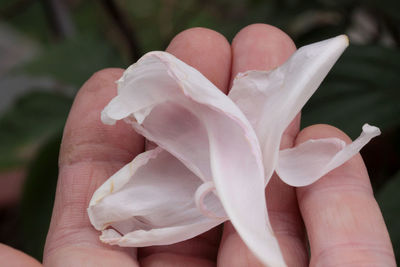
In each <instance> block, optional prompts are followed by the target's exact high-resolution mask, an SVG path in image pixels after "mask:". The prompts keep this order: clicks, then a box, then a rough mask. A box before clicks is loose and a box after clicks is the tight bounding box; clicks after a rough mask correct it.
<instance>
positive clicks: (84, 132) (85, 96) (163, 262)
mask: <svg viewBox="0 0 400 267" xmlns="http://www.w3.org/2000/svg"><path fill="white" fill-rule="evenodd" d="M167 51H168V52H170V53H172V54H174V55H175V56H177V57H178V58H180V59H181V60H183V61H185V62H186V63H188V64H190V65H192V66H193V67H195V68H197V69H198V70H199V71H200V72H202V73H203V74H204V75H205V76H206V77H207V78H208V79H210V80H211V81H212V82H213V83H214V84H215V85H216V86H217V87H218V88H219V89H220V90H222V91H223V92H225V93H227V92H228V88H229V87H230V86H229V85H230V83H231V78H233V77H235V75H236V74H237V73H238V72H242V71H245V70H249V69H260V70H269V69H272V68H275V67H277V66H279V65H280V64H282V63H283V62H284V61H285V60H286V59H287V58H288V57H289V56H290V55H291V54H292V53H293V52H294V51H295V46H294V44H293V42H292V41H291V39H290V38H289V37H288V36H287V35H286V34H285V33H283V32H282V31H280V30H279V29H277V28H274V27H272V26H268V25H264V24H255V25H250V26H248V27H246V28H244V29H242V30H241V31H240V32H239V33H238V34H237V35H236V37H235V38H234V40H233V42H232V45H230V44H229V43H228V42H227V40H226V39H225V38H224V37H223V36H222V35H220V34H218V33H216V32H214V31H212V30H208V29H203V28H193V29H189V30H186V31H184V32H182V33H180V34H178V35H177V36H176V37H175V38H174V39H173V40H172V41H171V43H170V45H169V46H168V48H167ZM122 72H123V70H121V69H106V70H102V71H100V72H97V73H96V74H94V75H93V76H92V77H91V78H90V79H89V80H88V81H87V82H86V83H85V84H84V85H83V86H82V88H81V90H80V91H79V93H78V95H77V97H76V99H75V102H74V104H73V107H72V109H71V112H70V115H69V118H68V121H67V124H66V127H65V131H64V137H63V142H62V146H61V153H60V161H59V165H60V173H59V179H58V186H57V193H56V200H55V204H54V211H53V216H52V221H51V226H50V229H49V233H48V236H47V242H46V247H45V251H44V262H43V264H44V265H45V266H52V267H67V266H87V267H91V266H93V267H94V266H96V267H98V266H100V267H101V266H119V267H125V266H145V267H157V266H164V267H168V266H177V267H179V266H193V267H197V266H202V267H203V266H205V267H207V266H221V267H223V266H232V267H235V266H241V267H246V266H252V267H253V266H254V267H256V266H261V265H260V264H259V263H258V262H257V260H256V258H254V256H253V255H252V254H251V252H249V251H248V249H247V248H246V246H245V245H244V244H243V242H242V241H241V239H240V237H239V236H238V235H237V233H236V232H235V230H234V229H233V227H232V225H231V224H230V223H225V224H224V225H223V226H219V227H217V228H215V229H213V230H211V231H209V232H207V233H204V234H202V235H200V236H198V237H196V238H193V239H191V240H187V241H184V242H181V243H178V244H174V245H170V246H154V247H148V248H141V249H133V248H129V249H126V248H119V247H117V246H108V245H104V244H102V243H101V242H100V241H99V232H97V231H96V230H94V228H93V227H92V226H91V225H90V223H89V219H88V217H87V215H86V208H87V206H88V203H89V200H90V198H91V196H92V194H93V192H94V191H95V190H96V189H97V188H98V187H99V186H100V185H101V184H102V183H103V182H104V181H105V180H106V179H107V178H108V177H109V176H111V175H112V174H113V173H114V172H115V171H117V170H118V169H120V168H121V167H122V166H123V165H125V164H126V163H128V162H130V161H131V160H132V159H133V158H134V157H135V156H136V155H137V154H138V153H140V152H142V151H143V150H144V140H143V138H142V137H141V136H139V135H137V134H136V133H135V132H134V131H133V130H132V129H130V128H129V127H128V126H127V125H125V124H124V123H123V122H117V124H116V126H114V127H110V126H107V125H103V124H102V123H101V121H100V115H99V114H100V111H101V110H102V109H103V108H104V106H105V105H106V104H107V103H108V102H109V101H110V100H111V99H112V98H113V97H114V96H115V95H116V94H117V92H116V85H115V84H114V81H115V80H117V79H118V78H119V77H120V76H121V75H122ZM299 122H300V115H299V116H297V117H296V119H295V120H294V121H293V122H292V123H291V125H290V126H289V127H288V129H287V130H286V132H285V134H284V136H283V139H282V143H281V147H282V148H288V147H292V146H294V145H296V144H299V143H302V142H304V141H306V140H308V139H310V138H321V137H338V138H341V139H343V140H345V141H346V142H349V141H350V140H349V138H348V137H347V136H346V135H345V134H344V133H342V132H341V131H339V130H338V129H336V128H334V127H331V126H327V125H315V126H312V127H308V128H306V129H304V130H302V131H301V132H300V133H299ZM266 196H267V203H268V210H269V215H270V219H271V224H272V227H273V228H274V231H275V233H276V236H277V238H278V240H279V244H280V246H281V249H282V251H283V253H284V257H285V260H286V262H287V264H288V265H289V266H307V265H310V266H350V265H356V266H360V265H362V266H366V265H368V266H396V263H395V260H394V256H393V249H392V246H391V243H390V239H389V236H388V233H387V230H386V226H385V223H384V221H383V218H382V215H381V212H380V210H379V207H378V205H377V203H376V201H375V199H374V197H373V194H372V188H371V185H370V182H369V178H368V174H367V171H366V169H365V166H364V163H363V161H362V159H361V156H360V155H357V156H355V157H353V158H352V159H351V160H350V161H348V162H347V163H345V164H344V165H343V166H341V167H339V168H337V169H335V170H334V171H332V172H330V173H329V174H328V175H326V176H325V177H323V178H322V179H320V180H319V181H318V182H316V183H314V184H312V185H310V186H307V187H303V188H298V189H295V188H292V187H289V186H287V185H285V184H284V183H283V182H281V181H280V180H279V178H278V177H276V176H274V177H273V178H272V180H271V182H270V184H269V185H268V187H267V189H266ZM306 231H307V233H308V239H309V242H310V249H311V258H310V259H309V257H308V252H307V246H306ZM6 250H10V248H8V247H0V251H6ZM0 255H8V256H7V257H8V259H9V261H10V260H11V259H12V258H13V257H14V258H15V262H17V261H19V260H25V259H27V263H26V264H24V265H23V266H28V267H33V266H38V263H36V262H34V261H32V260H31V259H30V258H28V256H26V255H23V254H22V253H19V252H16V251H13V252H12V253H9V254H5V253H4V252H2V253H0ZM12 255H14V256H12ZM28 260H31V262H28ZM15 266H19V265H15Z"/></svg>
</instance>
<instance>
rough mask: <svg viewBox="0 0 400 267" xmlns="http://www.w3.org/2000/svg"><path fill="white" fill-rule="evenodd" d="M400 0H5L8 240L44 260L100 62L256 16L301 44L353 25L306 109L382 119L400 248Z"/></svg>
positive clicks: (378, 156)
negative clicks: (66, 164)
mask: <svg viewBox="0 0 400 267" xmlns="http://www.w3.org/2000/svg"><path fill="white" fill-rule="evenodd" d="M399 22H400V1H398V0H380V1H373V0H365V1H351V0H349V1H345V0H304V1H299V0H269V1H261V0H217V1H211V0H202V1H201V0H147V1H142V0H125V1H122V0H120V1H119V0H98V1H90V0H86V1H83V0H64V1H55V0H54V1H53V0H42V1H39V0H19V1H18V0H14V1H11V0H1V1H0V242H2V243H5V244H8V245H11V246H13V247H16V248H18V249H21V250H23V251H25V252H26V253H28V254H30V255H33V256H34V257H36V258H37V259H39V260H41V257H42V250H43V245H44V240H45V237H46V234H47V228H48V225H49V220H50V215H51V209H52V204H53V199H54V191H55V185H56V182H57V155H58V148H59V143H60V139H61V134H62V129H63V125H64V123H65V119H66V117H67V114H68V110H69V108H70V106H71V103H72V100H73V97H74V95H75V93H76V92H77V90H78V88H79V87H80V86H81V85H82V84H83V82H84V81H85V80H87V79H88V78H89V77H90V76H91V74H93V73H94V72H95V71H97V70H100V69H102V68H106V67H121V68H126V67H127V66H129V65H130V64H131V63H133V62H134V61H136V60H137V59H138V58H139V57H140V56H141V55H143V54H144V53H145V52H148V51H151V50H164V49H165V47H166V46H167V44H168V43H169V41H170V40H171V39H172V38H173V37H174V36H175V35H176V34H177V33H179V32H180V31H182V30H184V29H187V28H190V27H195V26H202V27H208V28H211V29H214V30H216V31H219V32H221V33H222V34H223V35H225V36H226V37H227V39H228V40H232V38H233V36H234V35H235V33H236V32H238V31H239V30H240V29H241V28H243V27H244V26H246V25H248V24H251V23H268V24H272V25H274V26H277V27H279V28H281V29H282V30H284V31H285V32H287V33H288V34H289V36H290V37H291V38H293V40H294V41H295V43H296V45H297V47H300V46H302V45H304V44H309V43H312V42H315V41H319V40H322V39H326V38H330V37H333V36H336V35H339V34H342V33H346V34H348V35H349V37H350V42H351V45H350V47H349V48H348V49H347V51H346V52H345V53H344V55H343V56H342V58H341V59H340V60H339V62H338V63H337V65H335V67H334V68H333V70H332V71H331V73H330V74H329V76H328V77H327V79H326V80H325V81H324V82H323V84H322V86H321V88H320V89H319V90H318V92H317V93H316V94H315V95H314V96H313V97H312V98H311V100H310V101H309V103H308V104H307V105H306V107H305V108H304V111H303V127H304V126H307V125H310V124H314V123H329V124H332V125H334V126H336V127H339V128H341V129H342V130H343V131H345V132H346V133H347V134H349V135H350V136H351V137H352V138H355V137H356V136H358V134H359V133H360V131H361V126H362V125H363V123H365V122H368V123H370V124H373V125H376V126H378V127H380V128H381V130H382V132H383V134H382V135H381V136H379V137H377V138H375V139H374V140H373V141H372V142H371V143H370V144H368V145H367V147H366V148H364V149H363V151H362V155H363V157H364V159H365V161H366V164H367V166H368V170H369V173H370V176H371V181H372V184H373V186H374V191H375V194H376V197H377V199H378V202H379V204H380V206H381V208H382V209H383V214H384V217H385V220H386V223H387V225H388V228H389V231H390V235H391V238H392V241H393V245H394V248H395V252H396V255H397V259H399V257H400V171H399V167H400V138H399V137H400V134H399V133H400V112H399V111H400V88H399V84H400V75H399V70H400V51H399V46H400V23H399Z"/></svg>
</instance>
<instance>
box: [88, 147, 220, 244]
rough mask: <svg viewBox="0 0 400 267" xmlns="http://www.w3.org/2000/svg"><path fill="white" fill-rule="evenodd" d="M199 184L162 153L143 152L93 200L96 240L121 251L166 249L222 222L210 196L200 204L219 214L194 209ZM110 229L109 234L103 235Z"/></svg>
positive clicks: (118, 173)
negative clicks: (123, 248)
mask: <svg viewBox="0 0 400 267" xmlns="http://www.w3.org/2000/svg"><path fill="white" fill-rule="evenodd" d="M201 185H202V181H201V180H200V179H199V178H198V177H196V176H195V175H194V174H193V173H192V172H191V171H189V170H188V169H187V168H186V167H185V166H184V165H183V164H182V163H181V162H179V161H178V160H177V159H176V158H175V157H173V156H172V155H171V154H170V153H168V152H166V151H165V150H163V149H161V148H156V149H154V150H150V151H147V152H144V153H142V154H140V155H139V156H137V157H136V158H135V159H134V160H133V161H132V162H131V163H129V164H127V165H126V166H125V167H123V168H122V169H121V170H120V171H118V172H117V173H116V174H114V175H113V176H112V177H110V178H109V179H108V180H107V181H106V182H105V183H104V184H103V185H102V186H101V187H100V188H99V189H98V190H97V191H96V192H95V194H94V195H93V198H92V200H91V202H90V205H89V208H88V213H89V218H90V221H91V222H92V224H93V225H94V226H95V228H96V229H98V230H102V231H103V234H102V236H101V237H100V239H101V240H102V241H103V242H105V243H110V244H118V245H120V246H135V247H142V246H149V245H166V244H172V243H176V242H180V241H183V240H186V239H189V238H192V237H194V236H196V235H199V234H201V233H203V232H205V231H207V230H209V229H211V228H213V227H215V226H217V225H218V224H220V223H222V222H223V221H224V220H225V216H224V210H223V207H222V205H221V203H220V202H219V200H218V198H217V197H216V196H215V195H214V194H209V195H207V197H206V198H204V199H203V202H204V204H203V205H205V206H207V208H208V209H210V210H212V212H213V213H214V214H218V215H219V218H218V219H217V218H209V217H206V216H204V214H203V213H202V212H201V210H199V209H198V208H197V206H196V203H195V199H194V197H193V196H194V195H195V193H196V190H197V189H198V188H199V187H200V186H201ZM107 228H108V229H107Z"/></svg>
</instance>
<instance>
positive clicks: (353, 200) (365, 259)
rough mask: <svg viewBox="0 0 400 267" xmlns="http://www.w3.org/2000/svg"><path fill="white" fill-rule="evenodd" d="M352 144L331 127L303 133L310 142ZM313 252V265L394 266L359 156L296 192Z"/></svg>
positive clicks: (324, 126) (365, 171)
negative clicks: (333, 139)
mask: <svg viewBox="0 0 400 267" xmlns="http://www.w3.org/2000/svg"><path fill="white" fill-rule="evenodd" d="M328 137H337V138H340V139H342V140H344V141H346V142H347V143H350V142H351V140H350V138H349V137H347V136H346V135H345V134H344V133H343V132H341V131H340V130H338V129H336V128H334V127H332V126H328V125H314V126H311V127H308V128H306V129H304V130H302V131H301V132H300V133H299V135H298V137H297V139H296V144H300V143H302V142H304V141H306V140H309V139H317V138H328ZM297 196H298V200H299V206H300V210H301V213H302V215H303V219H304V223H305V225H306V228H307V233H308V237H309V241H310V248H311V266H396V263H395V260H394V256H393V249H392V246H391V243H390V238H389V235H388V232H387V229H386V226H385V223H384V221H383V218H382V214H381V212H380V209H379V207H378V204H377V203H376V201H375V198H374V195H373V192H372V188H371V184H370V181H369V177H368V173H367V170H366V168H365V165H364V163H363V160H362V158H361V156H360V154H357V155H356V156H354V157H353V158H351V159H350V160H349V161H347V162H346V163H345V164H343V165H342V166H340V167H338V168H337V169H335V170H333V171H331V172H330V173H328V174H327V175H325V176H324V177H323V178H321V179H320V180H319V181H317V182H315V183H314V184H312V185H310V186H307V187H303V188H302V187H300V188H298V189H297Z"/></svg>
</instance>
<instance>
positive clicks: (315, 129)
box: [295, 124, 351, 145]
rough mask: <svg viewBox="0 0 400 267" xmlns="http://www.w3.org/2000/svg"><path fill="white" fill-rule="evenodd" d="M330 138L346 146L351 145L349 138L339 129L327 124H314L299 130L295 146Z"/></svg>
mask: <svg viewBox="0 0 400 267" xmlns="http://www.w3.org/2000/svg"><path fill="white" fill-rule="evenodd" d="M332 137H334V138H339V139H341V140H343V141H345V142H346V143H347V144H349V143H351V138H350V137H349V136H348V135H347V134H345V133H344V132H343V131H341V130H340V129H338V128H336V127H334V126H331V125H328V124H315V125H311V126H308V127H306V128H304V129H303V130H301V131H300V132H299V133H298V135H297V137H296V140H295V144H296V145H298V144H301V143H304V142H305V141H307V140H310V139H322V138H332Z"/></svg>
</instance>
